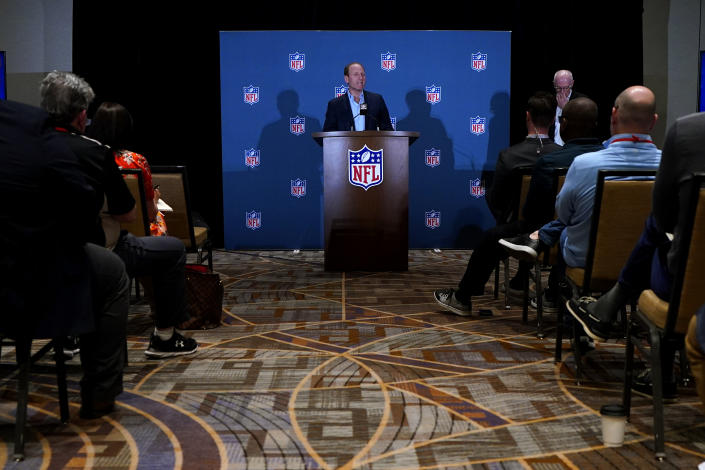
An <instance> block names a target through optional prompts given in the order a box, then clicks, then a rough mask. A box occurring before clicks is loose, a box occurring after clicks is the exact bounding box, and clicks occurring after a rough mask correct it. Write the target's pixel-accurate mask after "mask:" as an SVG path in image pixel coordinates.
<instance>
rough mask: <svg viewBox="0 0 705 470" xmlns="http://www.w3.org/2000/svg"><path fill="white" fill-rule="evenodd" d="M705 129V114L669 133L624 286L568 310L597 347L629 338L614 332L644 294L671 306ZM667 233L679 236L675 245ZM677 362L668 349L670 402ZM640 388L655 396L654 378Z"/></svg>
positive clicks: (704, 163) (701, 167)
mask: <svg viewBox="0 0 705 470" xmlns="http://www.w3.org/2000/svg"><path fill="white" fill-rule="evenodd" d="M703 126H705V113H699V114H691V115H689V116H685V117H682V118H680V119H678V120H677V121H676V122H675V124H673V125H672V126H671V128H670V129H669V131H668V134H667V136H666V143H665V144H664V147H663V158H662V159H661V165H660V166H659V171H658V173H657V174H656V181H655V182H654V192H653V197H652V199H653V202H652V212H651V215H650V216H649V218H648V219H647V221H646V225H645V227H644V231H643V233H642V235H641V238H640V239H639V241H638V242H637V244H636V246H635V247H634V249H633V250H632V253H631V254H630V256H629V259H628V260H627V262H626V264H625V265H624V267H623V268H622V271H621V272H620V275H619V279H618V282H617V283H616V284H615V285H614V287H612V289H610V290H609V291H608V292H607V293H605V294H604V295H603V296H602V297H600V299H599V300H597V301H595V299H593V298H583V299H578V300H575V299H571V300H570V301H569V302H568V304H567V307H568V310H569V311H570V313H571V314H572V315H573V316H574V317H575V318H576V319H577V320H578V321H579V322H580V323H581V324H582V325H583V327H584V328H585V332H586V333H587V334H588V335H589V336H590V337H592V338H593V339H595V340H596V341H604V340H605V339H607V338H610V337H620V336H621V335H622V334H623V333H622V332H620V331H614V328H613V324H614V321H615V319H616V318H617V314H618V313H619V311H620V309H621V308H622V306H624V305H625V304H626V303H628V302H630V301H634V300H636V299H637V298H638V297H639V295H640V294H641V292H642V291H643V290H645V289H651V290H653V291H654V293H655V294H656V295H657V296H658V297H659V298H661V299H663V300H665V301H668V300H669V298H670V294H671V284H672V280H673V273H674V272H675V269H676V266H675V253H676V250H677V247H678V245H679V241H680V234H681V233H682V228H681V227H682V224H684V223H685V220H684V218H685V216H684V214H683V211H684V210H685V208H686V206H687V204H685V199H684V198H686V197H687V191H680V188H681V185H682V184H683V182H684V181H687V179H688V176H689V175H690V174H691V173H693V172H696V171H705V155H704V154H703V153H702V148H703V145H705V135H703V133H702V129H703ZM686 186H687V185H686ZM683 187H685V186H683ZM667 233H673V235H674V238H673V241H672V242H671V241H670V240H669V238H668V237H667V235H666V234H667ZM674 356H675V350H674V349H673V348H668V347H664V348H663V351H662V361H663V367H664V369H663V370H664V375H663V376H664V381H665V382H664V384H663V385H664V389H663V390H664V397H666V398H668V396H667V395H675V390H676V388H675V379H674V378H673V374H672V372H671V371H672V368H673V358H674ZM634 388H635V390H636V391H638V392H642V393H645V394H649V393H650V392H649V391H650V389H651V383H650V379H649V377H648V375H641V376H638V377H636V378H635V380H634ZM667 392H668V393H667Z"/></svg>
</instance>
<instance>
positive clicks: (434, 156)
mask: <svg viewBox="0 0 705 470" xmlns="http://www.w3.org/2000/svg"><path fill="white" fill-rule="evenodd" d="M424 153H425V155H426V166H430V167H431V168H433V167H434V166H438V165H440V164H441V151H440V150H438V149H433V148H432V149H430V150H424Z"/></svg>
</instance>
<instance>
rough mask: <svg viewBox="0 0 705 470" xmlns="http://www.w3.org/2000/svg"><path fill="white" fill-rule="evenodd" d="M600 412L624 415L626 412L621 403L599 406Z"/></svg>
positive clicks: (605, 414)
mask: <svg viewBox="0 0 705 470" xmlns="http://www.w3.org/2000/svg"><path fill="white" fill-rule="evenodd" d="M600 414H601V415H603V416H626V415H627V413H626V411H625V410H624V407H623V406H622V405H616V404H615V405H604V406H603V407H602V408H600Z"/></svg>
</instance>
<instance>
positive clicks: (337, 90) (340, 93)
mask: <svg viewBox="0 0 705 470" xmlns="http://www.w3.org/2000/svg"><path fill="white" fill-rule="evenodd" d="M347 92H348V87H346V86H345V85H340V86H337V87H335V97H336V98H337V97H339V96H343V95H344V94H345V93H347Z"/></svg>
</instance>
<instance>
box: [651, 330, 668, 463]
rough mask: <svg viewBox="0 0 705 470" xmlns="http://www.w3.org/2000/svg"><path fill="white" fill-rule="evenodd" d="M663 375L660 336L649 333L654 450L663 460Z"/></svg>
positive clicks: (664, 455)
mask: <svg viewBox="0 0 705 470" xmlns="http://www.w3.org/2000/svg"><path fill="white" fill-rule="evenodd" d="M662 378H663V374H662V371H661V336H660V335H659V334H658V332H656V331H654V330H652V331H651V388H652V389H651V393H652V399H653V407H654V450H655V453H656V458H657V459H658V460H663V459H664V458H665V457H666V453H665V452H664V445H665V442H664V435H663V434H664V423H663V381H662Z"/></svg>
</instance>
